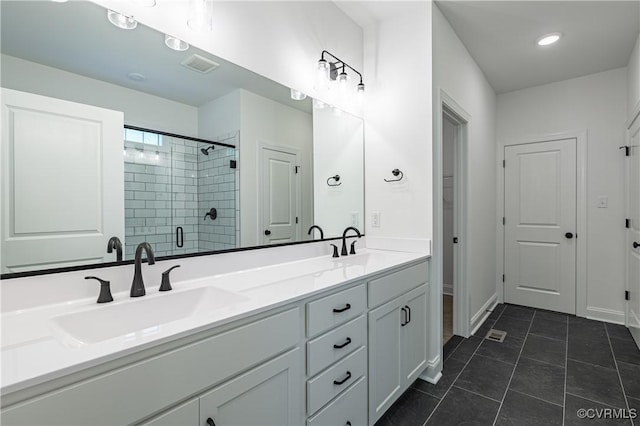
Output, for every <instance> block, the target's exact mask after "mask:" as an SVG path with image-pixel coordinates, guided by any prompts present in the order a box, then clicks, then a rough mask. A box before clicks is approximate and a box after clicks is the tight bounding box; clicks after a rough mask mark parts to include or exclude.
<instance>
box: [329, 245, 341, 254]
mask: <svg viewBox="0 0 640 426" xmlns="http://www.w3.org/2000/svg"><path fill="white" fill-rule="evenodd" d="M330 246H331V247H333V256H331V257H340V256H339V255H338V246H337V245H335V244H330Z"/></svg>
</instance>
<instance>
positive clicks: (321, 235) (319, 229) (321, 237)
mask: <svg viewBox="0 0 640 426" xmlns="http://www.w3.org/2000/svg"><path fill="white" fill-rule="evenodd" d="M314 229H317V230H318V231H320V239H321V240H324V232H323V231H322V228H320V227H319V226H318V225H313V226H312V227H311V228H309V232H307V235H311V233H312V232H313V230H314Z"/></svg>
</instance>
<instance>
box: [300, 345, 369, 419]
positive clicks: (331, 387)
mask: <svg viewBox="0 0 640 426" xmlns="http://www.w3.org/2000/svg"><path fill="white" fill-rule="evenodd" d="M366 371H367V348H366V346H364V347H361V348H360V349H358V350H357V351H355V352H354V353H352V354H351V355H349V356H348V357H346V358H345V359H343V360H342V361H339V362H338V363H337V364H335V365H334V366H333V367H331V368H329V369H328V370H327V371H325V372H324V373H321V374H319V375H317V376H316V377H314V378H313V379H311V380H308V381H307V414H312V413H314V412H316V411H317V410H318V409H319V408H321V407H322V406H323V405H325V404H326V403H327V402H329V401H331V399H332V398H333V397H334V396H336V395H338V394H340V393H342V392H343V391H344V390H345V389H347V388H348V387H349V385H351V384H352V383H354V382H355V381H356V380H358V379H359V378H360V377H362V376H364V375H365V374H366Z"/></svg>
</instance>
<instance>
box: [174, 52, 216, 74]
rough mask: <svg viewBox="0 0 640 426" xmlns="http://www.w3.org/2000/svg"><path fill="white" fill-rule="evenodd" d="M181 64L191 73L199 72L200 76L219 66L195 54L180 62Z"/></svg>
mask: <svg viewBox="0 0 640 426" xmlns="http://www.w3.org/2000/svg"><path fill="white" fill-rule="evenodd" d="M181 64H182V66H183V67H185V68H189V69H190V70H191V71H195V72H199V73H200V74H206V73H208V72H211V71H213V70H215V69H216V68H218V67H219V66H220V64H217V63H215V62H213V61H212V60H210V59H207V58H204V57H202V56H200V55H195V54H194V55H191V56H189V57H188V58H187V59H185V60H184V61H182V62H181Z"/></svg>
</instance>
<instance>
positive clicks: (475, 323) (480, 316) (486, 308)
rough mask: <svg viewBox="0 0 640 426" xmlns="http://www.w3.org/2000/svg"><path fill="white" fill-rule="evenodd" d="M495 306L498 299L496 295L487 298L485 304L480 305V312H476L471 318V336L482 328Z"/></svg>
mask: <svg viewBox="0 0 640 426" xmlns="http://www.w3.org/2000/svg"><path fill="white" fill-rule="evenodd" d="M497 304H498V297H497V295H496V294H494V295H493V296H491V297H490V298H489V300H487V301H486V302H485V304H484V305H482V308H480V310H479V311H478V312H476V314H475V315H474V316H473V317H471V334H476V331H478V329H479V328H480V327H482V324H484V322H485V321H486V320H487V318H489V315H491V312H492V311H493V309H494V308H495V307H496V305H497Z"/></svg>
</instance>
